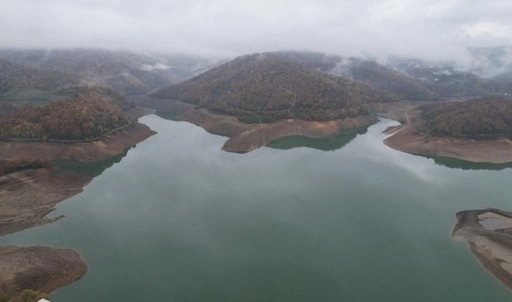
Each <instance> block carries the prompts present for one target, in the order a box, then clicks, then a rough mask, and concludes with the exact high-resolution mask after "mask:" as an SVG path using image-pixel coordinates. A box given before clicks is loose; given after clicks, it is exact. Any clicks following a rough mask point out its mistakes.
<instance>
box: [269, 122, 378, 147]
mask: <svg viewBox="0 0 512 302" xmlns="http://www.w3.org/2000/svg"><path fill="white" fill-rule="evenodd" d="M367 131H368V128H366V127H365V128H359V129H353V130H346V131H342V132H341V133H340V134H338V135H333V136H325V137H305V136H287V137H282V138H278V139H276V140H274V141H272V142H271V143H270V144H268V145H267V147H270V148H273V149H280V150H289V149H293V148H301V147H306V148H312V149H317V150H322V151H334V150H338V149H341V148H343V147H344V146H345V145H346V144H348V143H350V142H351V141H352V140H353V139H354V138H356V137H357V136H358V135H359V134H365V133H366V132H367Z"/></svg>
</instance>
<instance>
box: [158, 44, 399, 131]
mask: <svg viewBox="0 0 512 302" xmlns="http://www.w3.org/2000/svg"><path fill="white" fill-rule="evenodd" d="M155 96H157V97H160V98H168V99H177V100H181V101H184V102H187V103H191V104H195V105H197V106H199V107H203V108H206V109H208V110H209V111H211V112H215V113H221V114H229V115H234V116H236V117H237V118H238V119H239V120H241V121H243V122H249V123H255V122H256V123H257V122H272V121H278V120H282V119H288V118H300V119H304V120H317V121H326V120H334V119H343V118H345V117H356V116H358V115H366V114H368V110H367V108H366V104H368V103H371V102H388V101H395V100H397V99H396V97H394V96H392V95H390V94H386V93H382V92H379V91H377V90H373V89H371V88H369V87H367V86H365V85H361V84H358V83H355V82H351V81H348V80H345V79H343V78H341V77H338V76H334V75H328V74H325V73H321V72H318V71H315V70H311V69H308V68H306V67H304V66H302V65H300V64H298V63H294V62H291V61H289V60H283V59H281V58H280V57H279V56H278V55H275V54H272V53H265V54H256V55H250V56H244V57H240V58H237V59H235V60H233V61H231V62H229V63H226V64H223V65H221V66H219V67H216V68H213V69H211V70H210V71H207V72H205V73H204V74H202V75H200V76H197V77H195V78H192V79H190V80H188V81H185V82H183V83H180V84H177V85H173V86H170V87H167V88H164V89H162V90H160V91H158V92H157V93H155Z"/></svg>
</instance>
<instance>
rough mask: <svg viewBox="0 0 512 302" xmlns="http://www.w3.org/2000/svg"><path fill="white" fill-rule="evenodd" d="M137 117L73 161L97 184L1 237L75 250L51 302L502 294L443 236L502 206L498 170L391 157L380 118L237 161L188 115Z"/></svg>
mask: <svg viewBox="0 0 512 302" xmlns="http://www.w3.org/2000/svg"><path fill="white" fill-rule="evenodd" d="M140 121H141V122H142V123H144V124H147V125H148V126H149V127H151V128H152V129H153V130H155V131H157V132H158V134H157V135H154V136H152V137H150V138H149V139H147V140H146V141H144V142H142V143H140V144H138V145H137V146H136V147H135V148H132V149H130V150H127V153H126V155H124V154H123V156H124V157H123V156H121V157H120V158H116V159H114V160H113V161H110V162H107V163H105V165H106V166H111V167H109V168H107V169H106V170H104V171H103V169H102V168H94V169H93V171H92V172H91V171H90V170H87V169H88V168H86V167H80V166H75V167H74V169H75V170H80V169H84V170H87V171H85V172H86V173H92V174H94V175H98V174H99V175H98V176H97V177H96V178H95V179H94V180H93V181H92V182H91V183H90V184H89V185H88V186H87V187H85V189H84V192H83V193H81V194H79V195H76V196H74V197H73V198H70V199H68V200H67V201H65V202H63V203H62V204H61V205H60V206H59V208H58V209H57V211H55V212H54V213H53V214H52V216H57V215H66V217H65V218H64V219H61V220H60V221H58V222H57V223H53V224H49V225H45V226H43V227H38V228H33V229H29V230H26V231H23V232H19V233H15V234H11V235H8V236H5V237H2V238H1V239H0V244H2V245H12V244H20V245H35V244H41V245H49V246H58V247H67V248H74V249H76V250H78V251H79V252H80V254H81V255H82V256H83V258H84V259H85V260H86V261H87V263H88V265H89V272H88V274H87V275H86V276H85V277H84V278H83V279H82V280H80V281H78V282H76V283H74V284H72V285H70V286H68V287H65V288H63V289H61V290H59V291H58V292H57V293H55V294H54V295H52V297H51V299H50V300H51V301H57V302H66V301H77V302H82V301H84V302H85V301H134V302H135V301H507V300H510V299H511V297H512V293H511V292H510V291H509V290H507V289H506V288H505V287H504V286H502V285H501V284H500V283H499V282H498V281H497V280H495V279H494V278H493V277H492V276H491V275H490V274H489V273H488V272H487V271H485V270H484V269H483V268H482V267H481V266H480V265H479V264H478V262H477V260H476V259H475V258H474V257H473V255H472V254H471V252H470V251H469V249H468V248H467V246H466V243H465V242H464V241H462V240H454V239H453V238H452V237H451V235H450V232H451V229H452V227H453V225H454V222H455V213H456V212H458V211H461V210H466V209H472V208H486V207H494V208H499V209H503V210H510V199H509V198H510V196H511V195H512V187H511V186H510V181H509V180H510V179H511V177H512V169H510V168H504V169H501V170H487V169H479V170H463V169H453V168H450V167H447V166H444V165H439V164H437V163H436V162H435V161H434V159H429V158H424V157H418V156H413V155H409V154H406V153H402V152H398V151H395V150H392V149H390V148H388V147H386V146H385V145H384V144H383V143H382V139H383V138H384V136H383V135H382V134H381V133H382V131H383V130H384V129H386V128H388V127H389V126H393V125H397V123H396V122H394V121H391V120H381V122H379V123H378V124H376V125H374V126H371V127H370V128H368V130H367V132H366V133H364V134H357V135H356V136H355V137H351V138H350V140H348V141H347V143H346V144H345V145H344V146H343V147H341V148H339V149H336V148H324V146H322V148H323V149H329V150H332V149H334V150H332V151H329V152H325V151H323V150H319V149H322V148H312V147H298V146H296V143H294V145H293V146H294V148H291V149H289V148H285V149H288V150H280V149H275V148H260V149H258V150H255V151H253V152H250V153H247V154H234V153H228V152H224V151H222V150H221V149H220V148H221V146H222V145H223V143H224V141H225V138H224V137H221V136H216V135H212V134H209V133H207V132H205V131H204V130H202V129H201V128H199V127H196V126H194V125H191V124H189V123H186V122H176V121H170V120H165V119H162V118H160V117H157V116H155V115H151V116H146V117H144V118H142V119H141V120H140ZM324 143H325V142H322V144H324ZM308 144H311V141H308ZM480 168H481V167H480Z"/></svg>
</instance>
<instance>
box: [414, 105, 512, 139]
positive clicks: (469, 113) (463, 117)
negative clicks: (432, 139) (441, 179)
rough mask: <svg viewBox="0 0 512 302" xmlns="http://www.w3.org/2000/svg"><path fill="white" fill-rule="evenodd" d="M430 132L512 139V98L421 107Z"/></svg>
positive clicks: (466, 136)
mask: <svg viewBox="0 0 512 302" xmlns="http://www.w3.org/2000/svg"><path fill="white" fill-rule="evenodd" d="M422 110H423V118H424V119H425V120H426V121H427V129H428V131H429V132H430V134H433V135H436V136H448V137H457V138H470V139H479V140H481V139H495V138H500V137H506V138H510V139H512V100H507V99H503V98H498V97H490V98H481V99H474V100H470V101H467V102H453V103H442V104H435V105H427V106H423V107H422Z"/></svg>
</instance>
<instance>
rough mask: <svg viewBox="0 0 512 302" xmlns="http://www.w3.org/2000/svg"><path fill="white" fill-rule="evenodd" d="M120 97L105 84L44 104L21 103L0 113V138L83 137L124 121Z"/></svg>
mask: <svg viewBox="0 0 512 302" xmlns="http://www.w3.org/2000/svg"><path fill="white" fill-rule="evenodd" d="M122 106H128V103H127V102H126V100H125V99H124V97H123V96H122V95H121V94H119V93H117V92H114V91H112V90H109V89H106V88H81V89H80V90H77V91H75V92H74V96H73V97H71V98H69V99H66V100H61V101H56V102H52V103H49V104H47V105H44V106H41V107H37V106H22V107H18V108H15V109H13V110H12V111H11V112H9V113H7V114H5V115H2V116H0V138H2V139H9V138H25V139H36V140H46V139H57V140H85V139H91V138H95V137H98V136H101V135H102V134H104V133H107V132H109V131H111V130H113V129H116V128H119V127H122V126H124V125H128V124H129V123H130V121H129V118H128V117H127V116H126V114H125V113H124V111H123V109H122Z"/></svg>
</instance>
